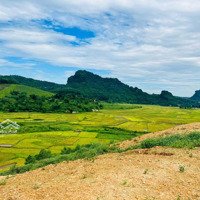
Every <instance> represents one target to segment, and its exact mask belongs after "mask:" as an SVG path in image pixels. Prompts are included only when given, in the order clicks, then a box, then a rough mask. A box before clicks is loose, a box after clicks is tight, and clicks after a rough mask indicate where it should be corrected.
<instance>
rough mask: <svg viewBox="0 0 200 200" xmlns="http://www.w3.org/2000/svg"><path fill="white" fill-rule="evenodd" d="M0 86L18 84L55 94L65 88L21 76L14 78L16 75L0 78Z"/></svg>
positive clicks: (64, 86) (60, 85)
mask: <svg viewBox="0 0 200 200" xmlns="http://www.w3.org/2000/svg"><path fill="white" fill-rule="evenodd" d="M0 84H20V85H26V86H30V87H34V88H38V89H41V90H45V91H49V92H55V91H59V90H63V89H64V88H66V85H64V84H63V85H62V84H57V83H52V82H48V81H40V80H35V79H32V78H26V77H23V76H16V75H10V76H0Z"/></svg>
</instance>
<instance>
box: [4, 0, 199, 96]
mask: <svg viewBox="0 0 200 200" xmlns="http://www.w3.org/2000/svg"><path fill="white" fill-rule="evenodd" d="M199 18H200V1H199V0H193V1H190V0H168V1H160V0H151V1H149V0H140V1H136V0H106V1H105V0H98V1H97V0H96V1H91V0H76V1H70V0H57V1H54V0H48V1H47V0H43V1H41V0H40V1H39V0H32V1H31V0H29V1H25V0H19V1H14V0H10V1H7V0H2V1H1V2H0V21H2V22H7V21H13V24H12V25H10V26H8V27H2V28H0V41H2V44H1V47H0V56H1V57H2V58H3V57H5V56H10V55H11V54H12V55H14V56H20V57H24V58H32V59H37V60H42V61H43V62H48V63H50V64H52V65H55V66H64V67H78V68H86V69H98V70H109V71H110V75H111V76H115V77H116V76H117V77H118V78H119V79H120V80H123V81H124V82H126V83H130V84H131V85H133V86H138V87H141V88H142V89H144V90H145V91H148V92H155V91H156V92H157V91H159V90H162V89H169V90H171V91H172V92H173V93H174V94H177V95H183V96H187V95H192V93H193V92H194V90H196V89H199V88H200V85H199V82H200V76H199V74H200V22H199V20H198V19H199ZM33 19H38V20H40V19H49V20H52V21H53V22H54V23H57V24H59V25H61V26H66V27H67V26H77V27H80V28H82V29H88V30H91V31H94V32H95V33H96V37H95V38H92V39H88V40H87V42H88V43H84V42H83V43H81V41H80V40H79V39H78V38H76V37H73V36H69V35H66V34H63V33H58V32H55V31H53V30H47V29H45V28H44V27H41V26H40V25H37V23H31V20H33ZM15 22H17V23H18V24H17V23H15ZM19 24H20V25H19ZM70 42H78V43H81V45H80V46H73V45H71V43H70ZM0 63H1V61H0ZM43 77H44V76H43ZM184 88H187V89H185V90H184Z"/></svg>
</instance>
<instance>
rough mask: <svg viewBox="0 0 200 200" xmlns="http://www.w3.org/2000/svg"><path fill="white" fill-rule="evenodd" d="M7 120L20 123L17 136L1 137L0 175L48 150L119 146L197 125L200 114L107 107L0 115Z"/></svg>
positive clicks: (156, 108)
mask: <svg viewBox="0 0 200 200" xmlns="http://www.w3.org/2000/svg"><path fill="white" fill-rule="evenodd" d="M6 119H10V120H12V121H14V122H17V123H18V124H19V125H20V129H19V131H18V133H17V134H11V135H6V134H1V135H0V144H1V146H0V151H1V156H0V166H4V167H3V168H1V169H0V171H5V170H7V169H9V167H10V164H12V163H16V164H17V166H22V165H24V162H25V158H27V156H28V155H35V154H37V153H38V152H39V151H40V150H41V149H49V150H51V152H52V153H53V154H55V155H56V154H59V153H60V151H61V150H62V149H63V147H69V148H71V149H74V148H75V147H76V146H77V145H86V144H91V143H102V144H110V143H117V142H120V141H124V140H130V139H132V138H134V137H137V136H141V135H144V134H145V135H148V134H147V133H149V132H155V131H161V130H165V129H167V128H171V127H174V126H177V125H181V124H188V123H192V122H198V121H200V110H199V109H180V108H176V107H161V106H149V105H131V104H107V103H105V104H104V109H103V110H100V111H98V112H88V113H76V114H64V113H60V114H59V113H48V114H47V113H26V112H23V113H21V112H19V113H0V121H1V122H2V121H4V120H6ZM2 145H10V146H9V147H7V148H6V147H5V146H2ZM6 165H8V166H9V167H5V166H6Z"/></svg>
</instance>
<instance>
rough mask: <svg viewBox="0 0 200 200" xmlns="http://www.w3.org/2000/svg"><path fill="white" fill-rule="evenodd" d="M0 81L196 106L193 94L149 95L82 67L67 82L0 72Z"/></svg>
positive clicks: (100, 97) (113, 98)
mask: <svg viewBox="0 0 200 200" xmlns="http://www.w3.org/2000/svg"><path fill="white" fill-rule="evenodd" d="M0 83H3V84H4V85H5V84H13V83H14V84H21V85H26V86H30V87H35V88H38V89H41V90H45V91H49V92H55V93H57V92H59V91H65V92H68V93H70V92H75V93H81V94H82V95H83V96H85V97H89V98H92V99H97V100H101V101H106V102H115V103H137V104H153V105H162V106H180V107H199V103H198V102H197V101H196V99H195V97H193V98H191V99H186V98H181V97H175V96H173V95H172V94H171V93H170V92H168V91H162V92H161V94H160V95H155V94H154V95H150V94H148V93H146V92H143V91H142V90H141V89H139V88H137V87H135V88H133V87H130V86H128V85H126V84H124V83H122V82H121V81H119V80H118V79H116V78H102V77H100V76H98V75H95V74H93V73H91V72H88V71H85V70H79V71H77V72H76V73H75V75H74V76H71V77H69V78H68V82H67V84H66V85H64V84H57V83H52V82H47V81H40V80H34V79H31V78H25V77H22V76H14V75H11V76H0ZM2 87H3V86H2Z"/></svg>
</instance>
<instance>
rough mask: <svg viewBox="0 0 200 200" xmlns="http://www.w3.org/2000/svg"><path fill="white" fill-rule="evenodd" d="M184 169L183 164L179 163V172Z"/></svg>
mask: <svg viewBox="0 0 200 200" xmlns="http://www.w3.org/2000/svg"><path fill="white" fill-rule="evenodd" d="M184 171H185V166H183V165H180V166H179V172H181V173H183V172H184Z"/></svg>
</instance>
